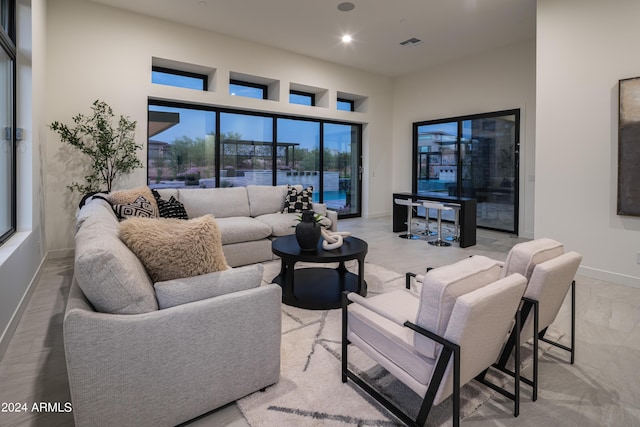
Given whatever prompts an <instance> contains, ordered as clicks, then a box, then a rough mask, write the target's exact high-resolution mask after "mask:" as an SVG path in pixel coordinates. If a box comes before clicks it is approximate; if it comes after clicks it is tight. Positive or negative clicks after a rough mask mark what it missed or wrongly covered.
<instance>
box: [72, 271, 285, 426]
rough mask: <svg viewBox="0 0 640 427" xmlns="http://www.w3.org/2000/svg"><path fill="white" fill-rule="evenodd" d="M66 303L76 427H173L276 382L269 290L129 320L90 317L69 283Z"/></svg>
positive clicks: (275, 313)
mask: <svg viewBox="0 0 640 427" xmlns="http://www.w3.org/2000/svg"><path fill="white" fill-rule="evenodd" d="M69 299H70V304H68V307H67V311H66V313H65V317H64V344H65V355H66V361H67V371H68V375H69V386H70V389H71V397H72V404H73V412H74V417H75V422H76V425H77V426H90V425H101V426H122V425H133V424H135V425H138V426H147V425H149V426H173V425H177V424H180V423H182V422H184V421H187V420H189V419H192V418H194V417H196V416H198V415H200V414H203V413H206V412H208V411H211V410H213V409H215V408H218V407H220V406H222V405H225V404H227V403H229V402H231V401H233V400H236V399H239V398H241V397H243V396H245V395H247V394H249V393H252V392H254V391H256V390H259V389H262V388H264V387H267V386H269V385H271V384H273V383H275V382H277V380H278V378H279V373H280V339H281V307H280V305H281V288H280V287H279V286H278V285H265V286H261V287H258V288H254V289H248V290H244V291H240V292H235V293H231V294H225V295H221V296H219V297H216V298H209V299H206V300H201V301H196V302H192V303H188V304H183V305H179V306H175V307H172V308H168V309H165V310H158V311H154V312H150V313H144V314H133V315H119V314H105V313H97V312H95V311H93V310H92V309H91V307H90V305H88V303H87V302H86V299H84V296H83V295H82V293H81V291H80V290H79V288H78V287H77V284H76V283H75V281H74V285H73V286H72V292H71V294H70V297H69ZM178 401H179V404H178V403H177V402H178Z"/></svg>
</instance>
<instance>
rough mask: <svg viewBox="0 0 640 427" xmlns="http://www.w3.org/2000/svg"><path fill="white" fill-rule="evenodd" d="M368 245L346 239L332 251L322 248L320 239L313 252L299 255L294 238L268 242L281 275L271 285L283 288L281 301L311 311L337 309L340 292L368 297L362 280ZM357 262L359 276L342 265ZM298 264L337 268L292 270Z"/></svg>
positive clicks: (286, 237)
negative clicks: (333, 265) (336, 264)
mask: <svg viewBox="0 0 640 427" xmlns="http://www.w3.org/2000/svg"><path fill="white" fill-rule="evenodd" d="M368 248H369V246H368V245H367V242H365V241H364V240H361V239H358V238H356V237H346V238H345V239H344V244H343V245H342V246H341V247H339V248H337V249H333V250H329V251H326V250H324V249H322V239H321V240H320V242H318V247H317V249H316V250H315V251H313V252H302V251H301V250H300V246H298V242H297V241H296V236H294V235H291V236H284V237H279V238H277V239H275V240H274V241H273V242H272V243H271V250H272V251H273V253H274V254H276V255H277V256H279V257H280V258H281V268H280V273H279V274H278V275H277V276H276V277H274V278H273V280H272V283H277V284H278V285H280V286H281V287H282V302H283V303H285V304H287V305H291V306H294V307H300V308H306V309H310V310H327V309H332V308H340V306H341V296H342V291H352V292H357V293H359V294H360V295H362V296H366V295H367V283H366V282H365V280H364V257H365V256H366V255H367V251H368ZM352 259H355V260H358V274H353V273H351V272H349V271H347V269H346V267H345V265H344V262H345V261H349V260H352ZM297 262H310V263H333V262H337V263H339V264H338V268H335V269H333V268H324V267H311V268H299V269H297V270H296V269H295V264H296V263H297Z"/></svg>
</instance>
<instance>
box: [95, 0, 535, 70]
mask: <svg viewBox="0 0 640 427" xmlns="http://www.w3.org/2000/svg"><path fill="white" fill-rule="evenodd" d="M92 1H94V2H96V3H102V4H105V5H110V6H113V7H117V8H121V9H125V10H129V11H133V12H137V13H141V14H144V15H149V16H154V17H157V18H161V19H166V20H169V21H174V22H178V23H182V24H186V25H190V26H193V27H197V28H202V29H206V30H210V31H213V32H217V33H222V34H227V35H230V36H233V37H237V38H240V39H244V40H248V41H251V42H255V43H260V44H265V45H269V46H273V47H276V48H280V49H284V50H288V51H291V52H295V53H299V54H303V55H307V56H311V57H315V58H319V59H322V60H326V61H330V62H335V63H338V64H342V65H346V66H349V67H354V68H358V69H362V70H367V71H370V72H374V73H377V74H382V75H386V76H401V75H406V74H410V73H414V72H417V71H421V70H424V69H427V68H430V67H433V66H436V65H439V64H443V63H446V62H449V61H452V60H456V59H460V58H464V57H465V56H469V55H474V54H478V53H481V52H484V51H488V50H492V49H495V48H498V47H502V46H507V45H511V44H516V43H520V42H523V41H525V40H533V39H534V38H535V13H536V2H535V0H349V1H350V2H351V3H353V5H354V6H355V8H354V9H353V10H351V11H348V12H342V11H340V10H338V4H340V3H341V2H342V1H343V0H268V1H266V0H162V1H158V0H92ZM343 34H350V35H351V36H352V37H353V41H352V42H351V43H350V44H348V45H347V44H344V43H342V42H341V40H340V39H341V37H342V35H343ZM410 38H417V39H420V40H422V43H419V44H417V45H413V46H401V45H400V42H403V41H405V40H408V39H410Z"/></svg>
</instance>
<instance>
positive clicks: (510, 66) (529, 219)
mask: <svg viewBox="0 0 640 427" xmlns="http://www.w3.org/2000/svg"><path fill="white" fill-rule="evenodd" d="M393 94H394V101H393V125H394V131H393V141H394V142H393V167H392V169H393V171H394V172H393V191H411V167H412V146H413V136H412V132H413V127H412V125H413V123H414V122H419V121H425V120H434V119H443V118H447V117H455V116H464V115H468V114H479V113H487V112H491V111H500V110H509V109H513V108H520V114H521V117H520V120H521V130H520V147H521V148H520V218H519V235H520V236H522V237H533V233H534V223H533V210H534V185H535V184H534V183H533V182H531V181H532V179H530V178H532V177H534V175H535V174H534V157H535V121H536V119H535V105H536V99H535V42H534V41H533V40H532V41H530V42H527V43H524V44H518V45H515V46H511V47H508V48H503V49H498V50H494V51H491V52H488V53H482V54H479V55H477V56H474V57H469V58H465V59H463V60H460V61H456V62H452V63H449V64H446V65H443V66H440V67H436V68H432V69H429V70H427V71H424V72H421V73H417V74H414V75H410V76H406V77H402V78H398V79H396V81H395V82H394V87H393ZM387 198H388V199H389V200H388V201H387V206H386V208H387V212H390V210H391V195H390V194H388V195H387Z"/></svg>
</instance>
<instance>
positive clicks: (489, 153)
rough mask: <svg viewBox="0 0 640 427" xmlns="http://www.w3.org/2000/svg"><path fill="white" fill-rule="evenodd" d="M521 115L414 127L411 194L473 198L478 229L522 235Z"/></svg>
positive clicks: (467, 118) (490, 115)
mask: <svg viewBox="0 0 640 427" xmlns="http://www.w3.org/2000/svg"><path fill="white" fill-rule="evenodd" d="M519 129H520V111H519V110H509V111H501V112H495V113H487V114H479V115H474V116H465V117H456V118H451V119H443V120H435V121H428V122H420V123H414V167H413V176H414V179H413V182H414V184H413V186H414V188H413V191H414V192H419V193H424V194H427V195H428V194H433V195H447V196H462V197H472V198H475V199H476V200H477V203H478V206H477V208H478V216H477V219H476V221H477V224H478V226H479V227H484V228H489V229H494V230H500V231H507V232H510V233H514V234H517V231H518V180H517V177H518V148H519V134H520V131H519Z"/></svg>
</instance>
